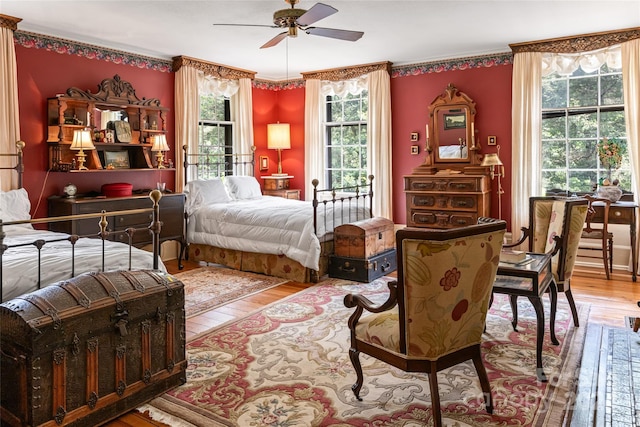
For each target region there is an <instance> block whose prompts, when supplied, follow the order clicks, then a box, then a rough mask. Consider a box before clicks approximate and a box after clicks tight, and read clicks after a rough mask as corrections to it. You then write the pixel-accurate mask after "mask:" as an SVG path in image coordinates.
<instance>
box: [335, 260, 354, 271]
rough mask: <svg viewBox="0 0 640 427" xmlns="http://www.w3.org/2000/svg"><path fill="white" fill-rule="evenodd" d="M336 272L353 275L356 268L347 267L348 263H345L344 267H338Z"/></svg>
mask: <svg viewBox="0 0 640 427" xmlns="http://www.w3.org/2000/svg"><path fill="white" fill-rule="evenodd" d="M338 270H342V271H344V272H345V273H355V272H356V268H355V267H349V263H348V262H347V263H345V264H344V265H341V266H340V267H338Z"/></svg>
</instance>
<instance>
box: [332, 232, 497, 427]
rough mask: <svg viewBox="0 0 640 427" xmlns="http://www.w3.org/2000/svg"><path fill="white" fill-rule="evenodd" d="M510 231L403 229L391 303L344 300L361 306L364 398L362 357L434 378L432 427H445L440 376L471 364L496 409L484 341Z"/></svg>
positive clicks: (354, 325)
mask: <svg viewBox="0 0 640 427" xmlns="http://www.w3.org/2000/svg"><path fill="white" fill-rule="evenodd" d="M505 229H506V224H505V222H504V221H497V222H495V223H487V224H478V225H471V226H468V227H462V228H456V229H450V230H434V229H418V228H405V229H402V230H398V232H397V233H396V247H397V256H398V272H397V275H398V276H397V281H394V282H390V284H389V289H390V294H389V298H388V299H387V301H385V302H384V303H382V304H381V305H375V304H373V303H372V302H371V301H370V300H368V299H367V298H366V297H364V296H362V295H356V294H350V295H347V296H346V297H345V299H344V304H345V305H346V306H347V307H349V308H352V307H355V311H354V313H353V314H352V315H351V317H350V318H349V329H350V330H351V348H350V350H349V357H350V359H351V363H352V364H353V367H354V369H355V371H356V376H357V379H356V383H355V384H354V385H353V386H352V390H353V392H354V394H355V395H356V397H357V398H358V399H359V400H362V399H361V397H360V390H361V388H362V385H363V381H364V375H363V371H362V366H361V364H360V359H359V355H360V353H361V352H363V353H365V354H368V355H370V356H372V357H374V358H376V359H379V360H381V361H383V362H386V363H388V364H390V365H393V366H395V367H396V368H399V369H402V370H404V371H406V372H424V373H427V374H429V386H430V391H431V402H432V411H433V420H434V425H435V426H441V425H442V420H441V410H440V396H439V392H438V380H437V372H438V371H440V370H442V369H446V368H448V367H450V366H454V365H456V364H458V363H461V362H464V361H466V360H472V361H473V364H474V366H475V368H476V371H477V373H478V377H479V379H480V385H481V389H482V391H483V393H484V396H485V408H486V410H487V412H488V413H491V412H492V411H493V404H492V399H491V390H490V386H489V378H488V377H487V372H486V370H485V368H484V365H483V362H482V357H481V355H480V342H481V339H482V333H483V330H484V326H485V320H486V316H487V311H488V309H489V297H490V295H491V289H492V286H493V282H494V280H495V276H496V270H497V268H498V261H499V257H500V250H501V248H502V240H503V236H504V233H505ZM365 310H366V312H367V314H366V315H364V316H363V313H364V312H365Z"/></svg>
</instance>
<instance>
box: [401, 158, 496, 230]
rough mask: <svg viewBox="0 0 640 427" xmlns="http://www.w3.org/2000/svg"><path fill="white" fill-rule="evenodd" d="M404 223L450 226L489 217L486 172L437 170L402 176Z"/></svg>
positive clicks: (466, 223)
mask: <svg viewBox="0 0 640 427" xmlns="http://www.w3.org/2000/svg"><path fill="white" fill-rule="evenodd" d="M404 189H405V194H406V197H407V226H408V227H430V228H454V227H462V226H466V225H471V224H476V223H477V222H478V217H479V216H489V215H490V214H489V207H490V191H491V182H490V181H489V177H488V176H487V175H471V174H463V173H459V174H456V173H447V172H446V171H445V172H444V173H442V172H438V173H436V174H435V175H418V174H413V175H409V176H405V177H404Z"/></svg>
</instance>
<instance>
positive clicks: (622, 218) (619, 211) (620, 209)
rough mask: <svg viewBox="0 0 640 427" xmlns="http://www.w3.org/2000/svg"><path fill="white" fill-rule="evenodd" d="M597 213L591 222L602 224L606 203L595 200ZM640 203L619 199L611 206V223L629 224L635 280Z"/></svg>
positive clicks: (635, 277) (635, 276)
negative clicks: (639, 209) (639, 205)
mask: <svg viewBox="0 0 640 427" xmlns="http://www.w3.org/2000/svg"><path fill="white" fill-rule="evenodd" d="M593 209H594V210H595V214H594V217H593V219H592V220H591V222H593V223H597V224H602V222H603V221H604V203H603V202H594V203H593ZM637 211H638V204H637V203H635V202H633V201H622V200H621V201H618V202H615V203H611V206H610V207H609V224H623V225H628V226H629V235H630V237H631V279H632V280H633V281H634V282H635V281H636V280H637V274H638V249H637V247H636V223H637V221H636V216H637Z"/></svg>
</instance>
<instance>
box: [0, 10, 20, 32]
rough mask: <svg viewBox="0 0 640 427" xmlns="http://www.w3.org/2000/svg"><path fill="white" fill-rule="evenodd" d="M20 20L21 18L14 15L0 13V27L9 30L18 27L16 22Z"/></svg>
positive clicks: (14, 29)
mask: <svg viewBox="0 0 640 427" xmlns="http://www.w3.org/2000/svg"><path fill="white" fill-rule="evenodd" d="M20 21H22V18H16V17H14V16H9V15H3V14H1V13H0V27H1V28H8V29H10V30H11V31H16V30H17V29H18V22H20Z"/></svg>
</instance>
